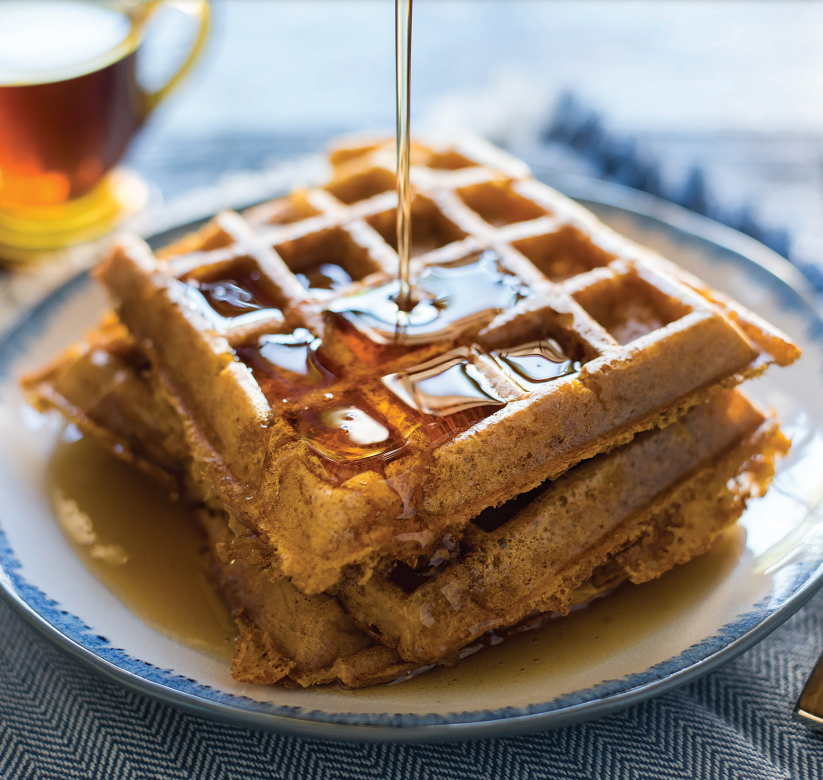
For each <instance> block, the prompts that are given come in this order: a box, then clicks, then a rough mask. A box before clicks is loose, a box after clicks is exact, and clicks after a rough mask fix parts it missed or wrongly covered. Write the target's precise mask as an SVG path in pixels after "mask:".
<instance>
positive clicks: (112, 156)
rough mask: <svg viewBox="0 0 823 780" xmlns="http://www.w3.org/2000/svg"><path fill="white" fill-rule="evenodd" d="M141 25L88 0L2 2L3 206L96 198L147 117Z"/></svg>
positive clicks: (0, 158)
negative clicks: (140, 71)
mask: <svg viewBox="0 0 823 780" xmlns="http://www.w3.org/2000/svg"><path fill="white" fill-rule="evenodd" d="M134 27H135V25H134V20H133V19H132V18H131V17H129V16H128V15H127V14H125V13H122V12H121V11H118V10H115V9H113V8H109V7H105V6H102V5H98V4H92V3H89V2H80V1H79V0H52V1H51V2H47V1H46V0H0V208H4V209H14V208H29V207H42V206H57V205H60V204H62V203H65V202H66V201H68V200H71V199H74V198H77V197H80V196H82V195H85V194H86V193H88V192H89V191H91V190H92V189H93V188H94V187H95V185H96V184H97V183H98V182H99V181H100V179H101V178H102V176H103V174H104V173H105V172H106V171H108V170H109V169H110V168H111V167H112V166H113V165H114V164H115V163H116V162H117V160H118V159H119V158H120V157H121V156H122V154H123V152H124V151H125V149H126V145H127V143H128V141H129V139H130V138H131V137H132V135H133V134H134V132H135V130H136V129H137V127H138V126H139V124H140V122H141V121H142V117H143V115H144V111H143V106H142V104H141V100H140V97H141V96H140V93H139V90H138V89H137V84H136V80H135V48H136V46H137V42H138V41H137V35H136V33H135V29H134Z"/></svg>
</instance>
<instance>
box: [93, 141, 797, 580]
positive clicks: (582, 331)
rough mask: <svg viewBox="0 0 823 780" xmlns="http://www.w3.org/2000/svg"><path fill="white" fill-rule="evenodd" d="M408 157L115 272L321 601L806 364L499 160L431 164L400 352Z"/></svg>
mask: <svg viewBox="0 0 823 780" xmlns="http://www.w3.org/2000/svg"><path fill="white" fill-rule="evenodd" d="M390 159H391V151H390V148H389V146H388V145H382V146H381V145H380V144H376V145H371V146H369V145H364V146H361V147H347V148H346V147H344V148H341V149H339V150H338V151H337V152H335V153H333V154H332V157H331V161H332V164H333V168H334V169H333V175H332V178H331V180H330V181H329V183H328V184H327V185H326V186H325V187H322V188H317V189H312V190H306V191H303V192H298V193H294V194H293V195H290V196H288V197H286V198H282V199H279V200H277V201H274V202H272V203H270V204H266V205H264V206H261V207H258V208H256V209H253V210H251V211H250V212H248V213H247V214H246V215H245V216H242V217H241V216H240V215H237V214H234V213H226V214H223V215H220V216H219V217H218V218H216V219H215V220H214V222H213V223H211V224H210V225H208V226H207V227H206V228H204V229H203V230H201V231H200V232H199V233H197V234H195V235H192V236H189V237H187V238H185V239H183V240H182V241H180V242H178V243H176V244H174V245H172V246H171V247H169V248H167V249H166V250H165V251H163V252H161V253H159V255H158V256H157V257H155V256H153V255H152V254H151V252H150V251H149V250H148V248H147V247H146V246H145V245H143V244H141V243H140V242H137V241H134V240H132V241H124V242H122V243H121V244H120V246H119V247H118V248H117V249H116V250H115V251H114V252H113V254H112V255H111V256H110V257H109V258H108V260H107V261H106V263H105V264H104V265H103V266H102V267H101V269H100V271H99V277H100V279H101V280H102V281H103V282H104V283H105V284H106V286H107V287H108V288H109V290H110V292H111V293H112V296H113V298H114V299H115V302H116V305H117V309H118V313H119V316H120V317H121V319H122V321H123V323H124V324H125V325H126V327H127V328H128V329H129V331H130V332H131V333H132V334H133V335H134V337H135V338H136V339H137V340H138V342H139V343H140V344H141V346H142V347H143V349H144V350H145V352H146V354H147V355H148V357H149V359H150V360H151V362H152V364H153V366H154V367H155V370H156V371H157V372H158V374H159V376H160V378H161V380H162V382H163V386H164V388H165V392H166V393H167V394H168V397H169V398H170V400H171V403H172V404H173V406H174V407H175V409H176V411H177V412H178V414H179V415H180V417H181V419H182V420H183V424H184V429H185V432H186V436H187V441H188V445H189V447H190V448H191V452H192V456H193V458H194V460H195V461H196V462H197V463H198V465H199V467H200V468H201V469H202V473H203V475H204V478H205V480H206V481H207V482H209V483H210V484H211V485H213V486H214V489H215V490H216V492H217V493H218V494H219V496H220V497H221V498H222V499H223V501H225V502H226V504H227V505H228V506H230V507H231V509H232V511H234V512H235V513H236V514H237V516H238V517H239V518H240V519H241V521H242V522H243V523H245V524H246V525H248V526H249V527H250V528H253V529H254V530H255V531H256V532H257V533H259V534H260V536H261V538H262V539H264V540H265V542H266V544H267V545H269V546H270V548H271V549H273V550H275V551H276V556H277V558H278V560H279V562H280V565H281V570H282V573H283V575H284V576H288V577H291V578H292V579H293V581H294V583H295V584H296V585H297V587H298V588H300V589H301V590H303V591H305V592H307V593H318V592H321V591H324V590H326V589H328V588H329V587H331V586H332V585H333V584H334V583H335V582H337V581H338V580H339V578H340V575H341V572H342V571H343V570H344V569H346V568H348V567H352V566H355V567H359V571H360V576H361V578H363V579H366V578H368V576H369V574H370V573H371V571H372V570H373V569H374V567H375V566H377V565H378V563H379V562H380V561H381V559H383V558H385V557H388V558H393V559H404V558H408V557H410V556H413V555H421V554H427V553H429V552H431V550H432V549H433V546H434V545H435V544H436V543H437V541H438V540H439V539H440V538H442V537H443V535H444V534H445V533H447V532H451V533H455V534H459V533H460V531H461V529H462V528H464V527H465V526H466V524H467V523H468V522H469V520H470V519H471V518H472V517H474V516H476V515H477V514H479V513H480V512H481V511H482V510H484V509H486V508H487V507H489V506H494V505H498V504H500V503H503V502H505V501H508V500H509V499H511V498H513V497H514V496H516V495H518V494H520V493H523V492H526V491H528V490H530V489H532V488H534V487H536V486H537V485H538V484H540V483H542V482H543V481H544V480H546V479H547V478H554V477H557V476H559V475H560V474H562V473H563V472H564V471H565V470H567V469H568V468H570V467H571V466H573V465H574V464H575V463H577V462H579V461H580V460H583V459H586V458H589V457H592V456H594V455H596V454H597V453H598V452H604V451H608V450H610V449H612V448H613V447H615V446H617V445H619V444H622V443H625V442H627V441H629V440H630V439H631V438H632V437H633V436H634V435H635V434H636V433H638V432H639V431H642V430H647V429H650V428H652V427H654V426H658V425H663V424H666V423H668V422H670V421H672V420H674V419H676V418H677V417H679V416H681V415H682V414H683V413H684V412H685V410H686V409H688V408H689V407H690V406H692V405H694V404H696V403H699V402H702V401H705V400H706V399H707V398H709V397H710V396H712V395H713V394H715V393H717V392H718V391H719V390H721V389H722V388H724V387H730V386H733V385H736V384H737V383H739V382H741V381H742V380H744V379H746V378H748V377H751V376H755V375H757V374H759V373H760V372H761V371H762V370H764V369H765V367H766V366H767V365H768V364H769V363H778V364H781V365H786V364H789V363H791V362H792V361H793V360H794V359H796V357H797V356H798V354H799V351H798V350H797V348H796V347H795V346H794V345H793V344H791V342H789V341H788V339H786V338H785V337H784V336H783V335H782V334H780V333H778V332H776V331H774V330H773V329H772V328H770V327H769V326H768V325H767V324H765V323H763V322H762V321H760V320H759V318H757V317H756V316H755V315H753V314H751V313H749V312H746V311H745V310H744V309H742V308H741V307H739V306H736V305H734V304H731V303H730V302H728V301H726V300H725V299H723V298H722V297H721V296H719V295H717V294H715V293H713V292H712V291H710V290H707V289H706V288H705V287H704V286H702V285H701V284H700V283H699V282H697V281H696V280H693V279H692V278H691V277H688V276H687V275H685V274H683V273H681V272H680V271H679V270H678V269H676V268H675V267H673V266H672V265H671V264H669V263H667V262H666V261H665V260H663V259H662V258H659V257H658V256H656V255H654V254H653V253H651V252H649V251H647V250H644V249H643V248H641V247H639V246H637V245H635V244H633V243H632V242H630V241H628V240H626V239H624V238H621V237H619V236H617V235H616V234H615V233H613V232H612V231H611V230H609V229H608V228H606V227H605V226H604V225H602V224H601V223H599V222H598V221H597V220H596V219H595V218H594V217H593V216H592V215H591V214H589V213H588V212H586V211H585V210H583V209H581V208H580V207H578V206H576V205H575V204H573V203H571V202H570V201H568V200H567V199H565V198H563V197H562V196H560V195H558V194H557V193H555V192H554V191H552V190H551V189H549V188H548V187H546V186H545V185H543V184H541V183H539V182H537V181H535V180H533V179H530V178H529V177H528V173H527V171H526V170H525V169H524V168H523V166H522V164H519V163H518V162H517V161H514V160H511V159H510V158H506V157H505V156H504V155H502V153H499V152H496V151H488V150H485V151H484V150H483V149H482V148H480V150H479V151H478V148H474V149H471V150H469V149H461V148H459V147H451V148H444V149H439V150H434V149H430V148H426V147H422V146H418V147H416V148H415V150H414V155H413V168H412V184H413V188H414V193H415V195H414V203H413V219H412V224H413V237H412V248H413V252H414V253H415V254H416V257H415V260H414V263H415V272H416V276H417V278H418V294H419V296H420V298H421V304H420V305H419V306H418V307H417V308H416V309H415V311H413V312H412V313H411V315H409V318H408V322H406V323H404V325H403V327H402V328H401V329H400V332H399V333H398V332H397V328H396V320H397V314H396V307H395V308H394V309H392V306H393V303H392V296H393V294H394V292H395V286H396V282H395V275H396V271H397V256H396V253H395V251H394V249H393V235H392V230H393V227H392V226H393V225H394V213H395V208H396V196H395V193H394V192H392V191H391V187H392V186H393V184H392V182H393V180H394V174H393V169H392V168H391V164H390ZM558 353H559V354H560V358H559V359H557V360H555V359H553V358H552V355H553V354H558Z"/></svg>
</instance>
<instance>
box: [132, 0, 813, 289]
mask: <svg viewBox="0 0 823 780" xmlns="http://www.w3.org/2000/svg"><path fill="white" fill-rule="evenodd" d="M213 13H214V26H213V32H212V37H211V40H210V42H209V44H208V48H207V50H206V53H205V55H204V57H203V59H202V61H201V62H200V64H199V66H198V67H197V69H196V70H195V72H194V75H193V76H192V77H191V78H190V79H189V80H188V81H187V82H186V83H185V84H184V86H183V87H182V88H181V90H180V91H179V92H178V93H177V94H176V95H175V97H174V99H172V100H170V101H168V102H167V103H166V104H164V105H163V106H161V108H160V109H159V111H158V112H157V114H156V115H155V116H154V117H152V119H151V120H150V122H149V123H148V125H147V127H146V128H145V130H144V131H143V132H142V134H141V135H140V136H139V137H138V139H137V141H136V142H135V143H134V144H133V146H132V148H131V151H130V153H129V156H128V158H127V162H128V163H129V164H130V165H131V166H133V167H134V168H136V169H137V170H138V171H139V172H141V173H142V174H143V175H145V176H146V177H147V178H148V179H149V180H150V181H152V182H153V183H154V184H156V185H157V187H159V188H160V190H161V191H162V193H163V195H164V197H165V198H166V200H167V201H168V200H169V199H171V200H173V199H175V198H176V197H177V196H180V195H182V194H183V193H186V192H191V190H192V189H195V188H198V187H204V186H218V187H226V186H228V185H229V184H230V183H231V180H232V178H233V179H235V180H236V178H237V175H238V174H237V171H238V170H240V171H242V170H259V169H261V168H269V169H271V168H273V167H276V166H277V165H278V164H279V163H280V162H282V161H284V160H287V159H289V158H291V157H293V156H294V155H296V154H303V153H309V152H315V151H320V150H322V149H323V148H324V146H325V144H326V142H327V140H328V139H329V138H330V137H331V136H333V135H336V134H339V133H347V132H355V131H376V132H384V133H392V132H393V131H394V110H395V108H394V59H393V57H394V38H393V24H394V3H393V2H392V0H214V2H213ZM173 16H174V15H173V14H172V13H171V12H169V19H168V20H163V21H164V23H162V24H161V23H159V22H160V20H158V23H157V24H156V25H155V27H156V32H155V34H154V35H152V36H150V38H149V40H148V42H147V43H146V45H145V51H144V54H145V56H143V57H142V61H143V63H144V64H145V65H146V67H144V73H143V78H144V80H145V81H147V82H148V83H152V81H154V82H159V81H162V78H163V74H164V73H165V72H168V71H169V70H170V69H171V68H173V67H174V65H175V64H176V61H177V58H179V56H180V54H179V52H181V51H182V49H183V48H184V47H183V45H182V42H181V41H180V40H179V38H180V37H185V35H188V34H190V26H187V25H185V24H183V23H182V22H180V24H179V25H176V24H175V20H174V18H173ZM821 39H823V3H814V2H786V1H784V2H757V1H755V0H656V1H653V0H632V1H628V0H416V2H415V3H414V23H413V49H412V130H413V132H415V131H417V132H423V131H430V130H453V129H469V130H471V131H473V132H476V133H480V134H482V135H485V136H486V137H488V138H490V139H491V140H493V141H495V142H496V143H499V144H502V145H504V146H506V147H508V148H510V149H511V150H512V151H514V152H516V153H517V154H520V155H522V156H523V157H525V158H526V159H527V160H528V161H529V162H531V163H533V164H539V165H546V166H549V167H553V168H559V169H562V170H571V171H577V172H581V173H586V174H589V175H594V176H600V177H603V178H610V179H613V180H617V181H620V182H622V183H625V184H628V185H630V186H634V187H638V188H640V189H645V190H647V191H650V192H653V193H655V194H659V195H663V196H664V197H667V198H669V199H671V200H674V201H676V202H679V203H681V204H683V205H686V206H687V207H689V208H692V209H693V210H696V211H699V212H702V213H705V214H709V215H711V216H713V217H715V218H718V219H720V220H721V221H724V222H726V223H728V224H731V225H732V226H734V227H737V228H739V229H743V230H744V231H745V232H748V233H750V234H751V235H754V236H755V237H757V238H760V239H761V240H764V241H765V242H766V243H767V244H769V245H770V246H772V248H774V249H776V250H777V251H778V252H780V253H781V254H783V255H786V256H790V257H791V259H792V260H793V261H795V262H796V263H797V264H798V265H800V266H801V267H803V268H804V270H806V272H807V273H809V274H810V275H812V276H814V277H815V278H814V281H816V282H818V283H821V282H823V274H821V273H820V271H819V270H818V269H817V266H816V262H817V258H818V257H821V258H823V251H821V250H823V219H821V217H822V216H823V45H821V43H820V41H821ZM166 52H174V55H173V56H169V55H166V56H164V54H165V53H166ZM148 63H151V65H150V68H149V67H148ZM227 177H228V179H227Z"/></svg>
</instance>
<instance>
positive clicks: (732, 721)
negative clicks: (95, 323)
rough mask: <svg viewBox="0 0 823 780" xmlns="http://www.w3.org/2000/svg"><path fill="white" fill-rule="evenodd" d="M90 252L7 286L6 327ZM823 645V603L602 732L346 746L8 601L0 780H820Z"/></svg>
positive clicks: (248, 185)
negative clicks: (203, 693)
mask: <svg viewBox="0 0 823 780" xmlns="http://www.w3.org/2000/svg"><path fill="white" fill-rule="evenodd" d="M313 164H314V163H311V162H310V163H306V164H301V165H303V168H300V171H301V172H302V171H304V170H305V171H309V172H310V167H306V166H311V165H313ZM294 174H295V168H294V166H293V164H290V166H288V167H282V166H279V167H276V168H272V169H271V170H269V171H267V172H265V173H264V174H259V175H255V176H239V177H234V179H233V180H232V181H231V182H230V183H229V185H225V184H224V185H221V186H220V188H218V189H219V195H220V197H221V198H223V199H224V200H223V202H227V201H228V202H230V201H231V200H232V199H233V200H234V201H235V202H238V203H240V202H244V201H246V202H248V201H250V200H253V199H255V197H257V196H260V197H262V196H263V195H264V194H265V192H266V191H267V190H269V191H274V190H276V189H277V188H278V186H279V184H280V183H281V182H285V181H289V180H291V178H292V177H293V176H294ZM227 186H228V187H229V189H228V190H227ZM231 187H233V188H234V189H233V190H231ZM216 194H218V190H215V188H211V189H210V190H204V191H201V192H199V193H197V194H195V196H193V197H191V196H190V197H188V198H187V199H186V200H185V201H179V202H178V203H176V204H172V207H171V208H169V209H166V210H164V215H165V217H164V218H165V219H166V220H167V222H168V224H174V223H175V221H177V222H180V221H185V220H186V219H189V218H194V217H196V216H198V214H199V213H201V212H202V211H203V210H204V209H205V210H208V209H209V208H210V206H211V204H212V202H213V200H214V198H215V196H216ZM91 258H92V255H83V254H78V255H76V256H74V257H73V258H72V259H71V261H70V262H63V263H61V264H50V265H45V266H43V267H41V268H40V269H38V270H34V271H32V270H30V271H28V272H27V273H24V274H12V275H6V276H5V278H3V279H0V330H2V329H3V328H4V326H7V325H8V324H9V323H10V322H11V321H12V320H13V319H14V318H15V317H16V316H17V315H19V313H20V311H21V310H22V309H23V308H25V306H27V305H28V304H30V303H33V302H34V301H35V300H36V299H38V298H40V297H42V296H43V295H44V294H45V293H46V292H47V291H48V290H49V289H50V288H53V287H54V286H56V285H57V284H59V283H60V282H61V281H62V280H63V279H65V278H67V277H68V276H69V275H71V274H72V273H75V272H76V271H77V270H78V269H79V268H82V267H83V266H84V265H86V264H88V262H90V260H91ZM821 650H823V594H820V595H818V596H817V597H815V598H814V599H812V601H811V602H810V603H809V604H808V605H807V606H806V607H804V608H803V609H802V610H800V612H799V613H798V614H796V615H795V616H794V617H792V618H791V619H790V620H789V621H788V622H787V623H785V624H784V625H783V626H781V627H780V628H779V629H777V630H776V631H775V632H774V633H773V634H771V635H770V636H769V637H767V638H766V639H764V640H763V641H762V642H760V643H759V644H758V645H756V646H755V647H754V648H752V649H750V650H749V651H748V652H746V653H745V654H743V655H742V656H740V657H739V658H737V659H736V660H734V661H732V662H731V663H729V664H727V665H726V666H724V667H723V668H721V669H720V670H718V671H715V672H712V673H711V674H708V675H706V676H705V677H703V678H702V679H700V680H699V681H697V682H693V683H691V684H689V685H686V686H684V687H682V688H680V689H678V690H677V691H675V692H673V693H668V694H665V695H663V696H660V697H658V698H656V699H653V700H651V701H648V702H645V703H643V704H641V705H637V706H634V707H631V708H628V709H626V710H624V711H622V712H620V713H618V714H615V715H611V716H609V717H607V718H604V719H601V720H599V721H596V722H592V723H587V724H580V725H577V726H573V727H569V728H565V729H560V730H556V731H550V732H545V733H539V734H534V735H530V736H522V737H511V738H506V739H499V740H494V739H491V740H480V741H473V742H466V743H459V744H438V745H425V744H421V745H390V744H377V745H369V744H354V743H334V742H319V741H312V740H304V739H299V738H294V737H286V736H280V735H276V734H271V733H266V732H256V731H249V730H244V729H239V728H235V727H231V726H226V725H223V724H220V723H215V722H210V721H207V720H203V719H201V718H198V717H195V716H192V715H188V714H185V713H181V712H178V711H177V710H175V709H173V708H170V707H168V706H166V705H163V704H159V703H156V702H154V701H152V700H150V699H147V698H145V697H143V696H141V695H139V694H137V693H133V692H131V691H129V690H126V689H124V688H121V687H120V686H118V685H116V684H114V683H110V682H108V681H106V680H104V679H102V678H101V677H99V676H98V675H97V674H96V673H94V672H92V671H91V670H90V669H87V668H86V667H85V666H83V665H82V664H80V663H78V662H77V661H75V660H73V659H71V658H69V657H68V656H66V655H64V654H63V653H61V652H60V651H58V650H56V649H55V648H54V647H52V646H51V645H50V644H49V643H48V642H47V641H45V640H44V639H42V638H41V637H40V636H39V635H37V634H35V633H34V632H33V631H32V630H31V629H30V628H28V627H27V626H26V625H25V624H24V623H23V622H22V621H21V620H20V619H19V618H18V617H17V616H16V615H15V614H14V613H13V612H12V611H11V609H10V608H9V607H7V606H6V605H5V604H4V603H2V602H0V779H1V780H23V778H25V779H26V780H28V778H38V779H39V778H43V780H46V779H48V780H58V779H59V780H63V778H66V779H68V778H84V779H85V778H94V779H95V780H96V778H106V779H108V778H116V779H117V780H132V778H133V779H135V780H137V779H138V778H139V779H141V780H142V779H143V778H146V779H148V778H152V780H154V779H155V778H163V779H165V778H181V779H182V778H208V779H209V780H211V779H212V778H214V779H215V780H220V779H222V778H227V779H228V778H237V779H238V780H239V779H240V778H243V780H256V779H257V778H267V779H269V778H271V779H272V780H273V779H275V778H278V779H279V778H284V779H285V778H300V779H301V780H303V778H305V779H306V780H313V779H314V778H323V779H324V780H325V779H326V778H328V779H329V780H337V779H338V778H340V779H341V780H342V779H343V778H346V779H351V780H354V779H355V778H357V779H358V780H359V779H360V778H370V779H372V780H376V779H379V778H391V779H392V780H393V779H394V778H398V779H400V778H412V777H413V778H431V779H432V780H434V779H435V778H438V779H439V778H454V780H458V779H459V780H464V778H465V779H468V778H484V779H485V778H489V780H491V779H492V778H494V779H495V780H497V779H498V778H516V779H517V780H520V779H521V778H522V779H523V780H526V779H527V778H529V779H530V778H607V779H609V780H611V778H615V779H617V778H701V779H702V778H706V779H708V778H712V780H713V779H714V778H737V777H740V778H775V779H776V778H792V779H793V780H794V779H795V778H798V779H801V778H802V779H803V780H805V779H806V778H809V779H810V780H813V779H814V778H819V777H822V776H823V738H821V737H820V736H818V734H816V733H815V732H812V731H809V730H807V729H806V728H805V727H803V726H802V725H799V724H796V723H794V722H793V721H792V720H791V711H792V708H793V706H794V703H795V701H796V699H797V697H798V696H799V695H800V692H801V689H802V686H803V684H804V682H805V680H806V677H807V676H808V674H809V672H810V671H811V669H812V667H813V665H814V663H815V661H816V660H817V657H818V655H819V654H820V652H821Z"/></svg>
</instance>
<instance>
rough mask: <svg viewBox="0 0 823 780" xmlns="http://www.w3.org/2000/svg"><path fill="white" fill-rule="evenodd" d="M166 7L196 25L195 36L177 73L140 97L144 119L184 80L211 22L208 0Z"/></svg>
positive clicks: (178, 0) (174, 1)
mask: <svg viewBox="0 0 823 780" xmlns="http://www.w3.org/2000/svg"><path fill="white" fill-rule="evenodd" d="M167 5H169V6H172V7H174V8H176V9H178V10H179V11H182V12H183V13H184V14H186V16H188V17H189V18H190V19H191V20H192V21H193V22H194V23H196V24H197V36H196V38H195V40H194V43H193V44H192V47H191V51H189V56H188V57H186V60H185V62H184V63H183V64H182V65H181V66H180V68H179V69H178V71H177V72H176V73H175V74H174V75H173V76H172V77H171V78H170V79H169V80H168V81H167V82H166V84H165V85H164V86H162V87H160V89H158V90H156V91H155V92H145V93H143V96H142V102H143V118H144V119H145V118H146V117H147V116H148V115H149V114H150V113H151V112H152V111H154V109H155V108H157V106H158V105H159V104H160V102H161V101H163V100H165V98H166V97H167V96H168V95H169V93H170V92H172V91H173V90H174V89H175V87H177V85H178V84H180V82H181V81H182V80H183V79H184V78H185V76H186V74H187V73H188V72H189V71H190V70H191V67H192V65H194V63H195V61H196V60H197V58H198V57H199V56H200V54H201V52H202V51H203V46H204V45H205V43H206V39H207V38H208V34H209V25H210V22H211V13H210V11H209V3H208V0H169V2H168V3H167Z"/></svg>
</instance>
